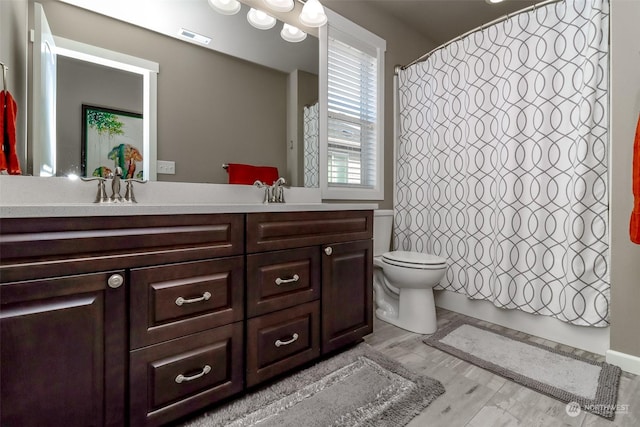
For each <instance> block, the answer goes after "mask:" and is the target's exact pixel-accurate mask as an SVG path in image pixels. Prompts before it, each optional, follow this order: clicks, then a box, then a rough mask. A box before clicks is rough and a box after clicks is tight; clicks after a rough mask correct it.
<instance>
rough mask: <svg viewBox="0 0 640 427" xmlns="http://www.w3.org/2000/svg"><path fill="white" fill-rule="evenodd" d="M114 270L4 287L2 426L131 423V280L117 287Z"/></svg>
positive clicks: (0, 292)
mask: <svg viewBox="0 0 640 427" xmlns="http://www.w3.org/2000/svg"><path fill="white" fill-rule="evenodd" d="M114 275H118V276H119V277H122V278H124V272H123V271H115V272H107V273H96V274H84V275H77V276H69V277H58V278H50V279H41V280H33V281H24V282H11V283H2V284H1V285H0V359H1V364H0V390H1V391H2V399H1V400H0V402H1V403H0V425H2V426H7V427H11V426H20V427H26V426H38V427H40V426H46V425H61V426H62V425H64V426H102V425H105V426H121V425H123V424H124V423H125V420H124V407H125V396H126V393H125V375H126V372H125V366H126V354H127V348H126V337H127V334H126V328H127V324H126V312H125V307H126V305H125V301H126V300H125V298H126V284H125V283H122V284H121V285H119V286H118V287H117V288H111V287H110V286H109V285H108V283H109V279H110V278H111V277H112V276H114ZM112 280H114V279H112ZM115 280H116V282H117V280H118V279H115Z"/></svg>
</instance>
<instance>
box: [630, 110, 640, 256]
mask: <svg viewBox="0 0 640 427" xmlns="http://www.w3.org/2000/svg"><path fill="white" fill-rule="evenodd" d="M631 173H632V175H633V211H632V212H631V224H630V227H629V234H630V235H631V241H632V242H633V243H637V244H640V117H638V124H637V126H636V137H635V139H634V141H633V166H632V172H631Z"/></svg>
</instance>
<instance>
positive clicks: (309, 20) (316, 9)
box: [299, 0, 327, 27]
mask: <svg viewBox="0 0 640 427" xmlns="http://www.w3.org/2000/svg"><path fill="white" fill-rule="evenodd" d="M299 19H300V22H302V23H303V24H304V25H306V26H307V27H322V26H323V25H324V24H326V23H327V15H326V14H325V13H324V7H322V5H321V4H320V2H319V1H318V0H307V2H306V3H305V4H304V6H303V7H302V12H300V18H299Z"/></svg>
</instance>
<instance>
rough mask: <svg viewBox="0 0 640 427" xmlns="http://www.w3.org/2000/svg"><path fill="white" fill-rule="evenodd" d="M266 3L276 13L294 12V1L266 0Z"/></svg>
mask: <svg viewBox="0 0 640 427" xmlns="http://www.w3.org/2000/svg"><path fill="white" fill-rule="evenodd" d="M264 2H265V3H266V4H267V6H269V8H271V9H272V10H275V11H276V12H291V11H292V10H293V6H294V4H293V0H264Z"/></svg>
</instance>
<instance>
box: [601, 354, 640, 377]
mask: <svg viewBox="0 0 640 427" xmlns="http://www.w3.org/2000/svg"><path fill="white" fill-rule="evenodd" d="M607 363H611V364H612V365H616V366H619V367H620V369H622V370H623V371H625V372H629V373H631V374H636V375H640V357H638V356H632V355H630V354H626V353H621V352H619V351H615V350H607Z"/></svg>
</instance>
